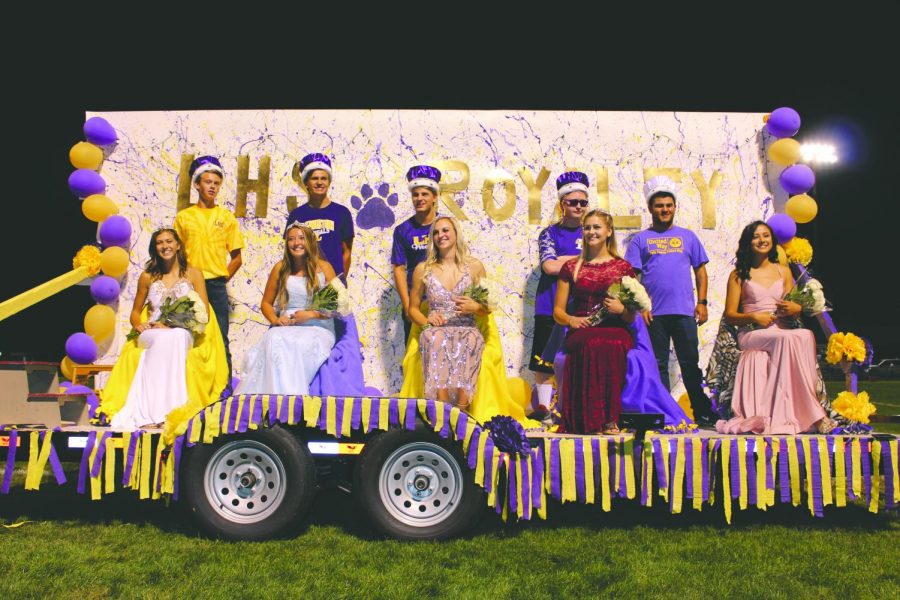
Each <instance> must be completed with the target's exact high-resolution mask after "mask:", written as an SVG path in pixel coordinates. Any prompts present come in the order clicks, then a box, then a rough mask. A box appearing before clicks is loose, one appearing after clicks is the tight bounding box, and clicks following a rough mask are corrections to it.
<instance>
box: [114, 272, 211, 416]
mask: <svg viewBox="0 0 900 600" xmlns="http://www.w3.org/2000/svg"><path fill="white" fill-rule="evenodd" d="M193 290H194V287H193V286H192V285H191V283H190V282H189V281H188V280H186V279H180V280H178V282H177V283H175V285H173V286H172V288H171V289H166V286H165V284H164V283H163V282H162V280H161V279H157V280H156V281H154V282H152V283H151V284H150V288H149V290H148V291H147V304H148V309H149V311H150V315H149V320H150V321H157V320H159V317H160V310H159V309H160V307H161V306H162V304H163V302H164V301H165V299H166V298H178V297H180V296H186V295H187V294H188V293H189V292H192V291H193ZM193 343H194V338H193V334H191V332H190V331H188V330H186V329H181V328H180V327H173V328H171V329H147V330H146V331H144V332H143V333H141V335H140V336H138V338H137V345H138V347H140V348H143V350H144V352H143V353H141V357H140V360H139V362H138V366H137V371H135V373H134V377H133V379H132V381H131V387H130V388H129V390H128V397H127V399H126V400H125V406H123V407H122V410H120V411H119V412H117V413H116V414H115V415H114V416H113V418H112V422H111V426H112V427H113V428H115V429H127V430H133V429H136V428H138V427H141V426H144V425H150V424H153V423H162V422H164V421H165V420H166V415H168V414H169V412H170V411H172V409H174V408H176V407H178V406H182V405H184V404H186V403H187V402H188V388H187V381H186V379H185V365H186V364H187V355H188V350H190V349H191V346H192V345H193Z"/></svg>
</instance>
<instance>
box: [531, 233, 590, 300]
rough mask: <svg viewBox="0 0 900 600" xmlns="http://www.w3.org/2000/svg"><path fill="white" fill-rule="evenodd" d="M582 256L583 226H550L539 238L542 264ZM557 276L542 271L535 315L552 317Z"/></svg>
mask: <svg viewBox="0 0 900 600" xmlns="http://www.w3.org/2000/svg"><path fill="white" fill-rule="evenodd" d="M577 254H581V226H578V227H563V226H562V225H561V224H560V223H554V224H553V225H550V226H549V227H547V228H546V229H544V230H543V231H541V234H540V235H539V236H538V255H539V257H540V264H544V261H545V260H553V259H555V258H559V257H560V256H575V255H577ZM557 279H558V278H557V277H556V276H555V275H547V274H546V273H544V270H543V269H541V279H540V281H538V287H537V292H536V293H535V295H534V314H535V315H544V316H547V315H552V314H553V303H554V302H555V300H556V280H557Z"/></svg>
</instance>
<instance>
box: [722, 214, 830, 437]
mask: <svg viewBox="0 0 900 600" xmlns="http://www.w3.org/2000/svg"><path fill="white" fill-rule="evenodd" d="M777 260H778V255H777V252H776V245H775V236H774V235H773V233H772V229H771V228H770V227H769V226H768V225H767V224H766V223H764V222H762V221H754V222H753V223H750V224H749V225H747V227H745V228H744V231H743V232H742V233H741V237H740V240H739V242H738V250H737V259H736V263H735V264H736V268H735V269H734V271H732V272H731V274H730V275H729V276H728V293H727V296H726V298H725V314H724V318H725V320H726V322H728V323H729V324H731V325H737V326H740V329H739V330H738V338H737V339H738V347H739V348H740V351H741V355H740V359H739V360H738V367H737V375H736V378H735V382H734V392H733V396H732V400H731V408H732V410H733V412H734V417H733V418H731V419H729V420H728V421H725V420H721V421H719V422H718V423H717V424H716V430H717V431H718V432H719V433H732V434H733V433H755V434H795V433H802V432H806V431H818V432H821V433H827V432H828V431H830V430H831V429H833V428H834V426H835V422H834V421H832V420H831V419H829V418H828V417H827V416H826V414H825V411H824V409H823V408H822V406H821V405H820V404H819V402H818V398H817V395H816V342H815V338H814V336H813V333H812V332H811V331H809V330H808V329H799V328H796V327H792V324H793V323H794V322H795V321H794V320H795V319H796V318H797V317H799V316H800V313H801V311H802V307H801V306H800V305H799V304H797V303H795V302H791V301H787V300H783V298H784V295H785V294H786V293H788V292H789V291H790V290H791V288H793V286H794V280H793V278H792V277H791V272H790V270H789V269H788V268H787V267H785V266H782V265H779V264H778V262H777Z"/></svg>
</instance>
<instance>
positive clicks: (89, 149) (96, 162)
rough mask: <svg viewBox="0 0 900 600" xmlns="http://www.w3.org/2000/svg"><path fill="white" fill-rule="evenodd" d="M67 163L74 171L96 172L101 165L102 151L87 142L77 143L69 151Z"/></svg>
mask: <svg viewBox="0 0 900 600" xmlns="http://www.w3.org/2000/svg"><path fill="white" fill-rule="evenodd" d="M69 162H71V163H72V166H73V167H75V168H76V169H93V170H95V171H96V170H97V169H99V168H100V165H101V164H103V150H101V149H100V148H98V147H97V146H95V145H93V144H89V143H88V142H78V143H77V144H75V145H74V146H72V149H71V150H69Z"/></svg>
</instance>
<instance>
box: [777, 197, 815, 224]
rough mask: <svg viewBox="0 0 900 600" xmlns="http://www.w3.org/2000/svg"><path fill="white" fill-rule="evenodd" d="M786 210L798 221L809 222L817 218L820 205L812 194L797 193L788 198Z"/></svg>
mask: <svg viewBox="0 0 900 600" xmlns="http://www.w3.org/2000/svg"><path fill="white" fill-rule="evenodd" d="M784 212H786V213H787V215H788V216H789V217H790V218H792V219H793V220H795V221H797V222H798V223H809V222H810V221H812V220H813V219H815V218H816V213H818V212H819V206H818V205H817V204H816V201H815V200H813V198H812V196H810V195H808V194H797V195H796V196H791V197H790V198H788V201H787V204H785V205H784Z"/></svg>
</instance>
